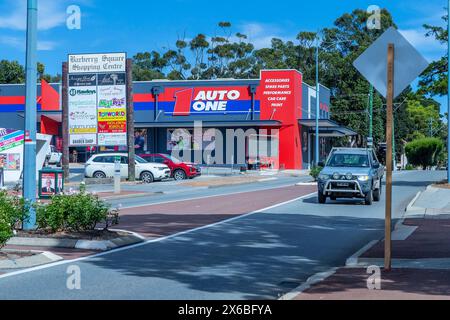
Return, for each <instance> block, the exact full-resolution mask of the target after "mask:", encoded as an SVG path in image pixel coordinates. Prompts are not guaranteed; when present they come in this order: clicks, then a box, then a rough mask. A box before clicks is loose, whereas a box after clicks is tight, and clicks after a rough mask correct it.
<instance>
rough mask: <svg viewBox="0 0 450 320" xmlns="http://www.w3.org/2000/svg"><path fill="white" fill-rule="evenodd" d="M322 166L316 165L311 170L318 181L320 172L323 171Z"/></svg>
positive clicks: (312, 175) (310, 173)
mask: <svg viewBox="0 0 450 320" xmlns="http://www.w3.org/2000/svg"><path fill="white" fill-rule="evenodd" d="M322 169H323V168H322V167H319V166H314V167H312V168H311V170H310V171H309V175H310V176H311V177H313V179H314V181H317V178H318V177H319V174H320V172H321V171H322Z"/></svg>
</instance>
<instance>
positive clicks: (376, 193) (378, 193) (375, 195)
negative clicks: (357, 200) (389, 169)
mask: <svg viewBox="0 0 450 320" xmlns="http://www.w3.org/2000/svg"><path fill="white" fill-rule="evenodd" d="M380 199H381V179H380V186H379V187H378V189H376V190H375V191H374V192H373V200H375V201H380Z"/></svg>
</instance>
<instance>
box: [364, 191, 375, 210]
mask: <svg viewBox="0 0 450 320" xmlns="http://www.w3.org/2000/svg"><path fill="white" fill-rule="evenodd" d="M372 202H373V190H370V191H369V192H367V193H366V196H365V197H364V203H365V204H366V205H367V206H370V205H371V204H372Z"/></svg>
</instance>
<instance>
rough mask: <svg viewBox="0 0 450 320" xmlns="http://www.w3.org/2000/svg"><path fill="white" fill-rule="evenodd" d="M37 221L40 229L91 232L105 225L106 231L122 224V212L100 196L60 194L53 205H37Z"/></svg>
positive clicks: (83, 192)
mask: <svg viewBox="0 0 450 320" xmlns="http://www.w3.org/2000/svg"><path fill="white" fill-rule="evenodd" d="M36 220H37V225H38V228H39V229H49V230H50V231H52V232H56V231H77V232H79V231H89V230H94V229H95V227H96V226H97V224H99V223H105V229H107V228H108V227H110V226H111V225H113V224H117V223H118V211H117V210H111V209H110V206H109V205H108V204H107V203H105V202H104V201H103V200H101V199H99V198H98V196H96V195H93V194H90V193H86V191H85V188H84V187H80V192H79V193H74V194H59V195H55V196H53V197H52V198H51V201H50V203H49V204H38V205H36Z"/></svg>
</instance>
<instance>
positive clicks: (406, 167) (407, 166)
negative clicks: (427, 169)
mask: <svg viewBox="0 0 450 320" xmlns="http://www.w3.org/2000/svg"><path fill="white" fill-rule="evenodd" d="M414 169H415V167H414V166H413V165H412V164H410V163H408V164H407V165H406V166H405V170H414Z"/></svg>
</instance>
